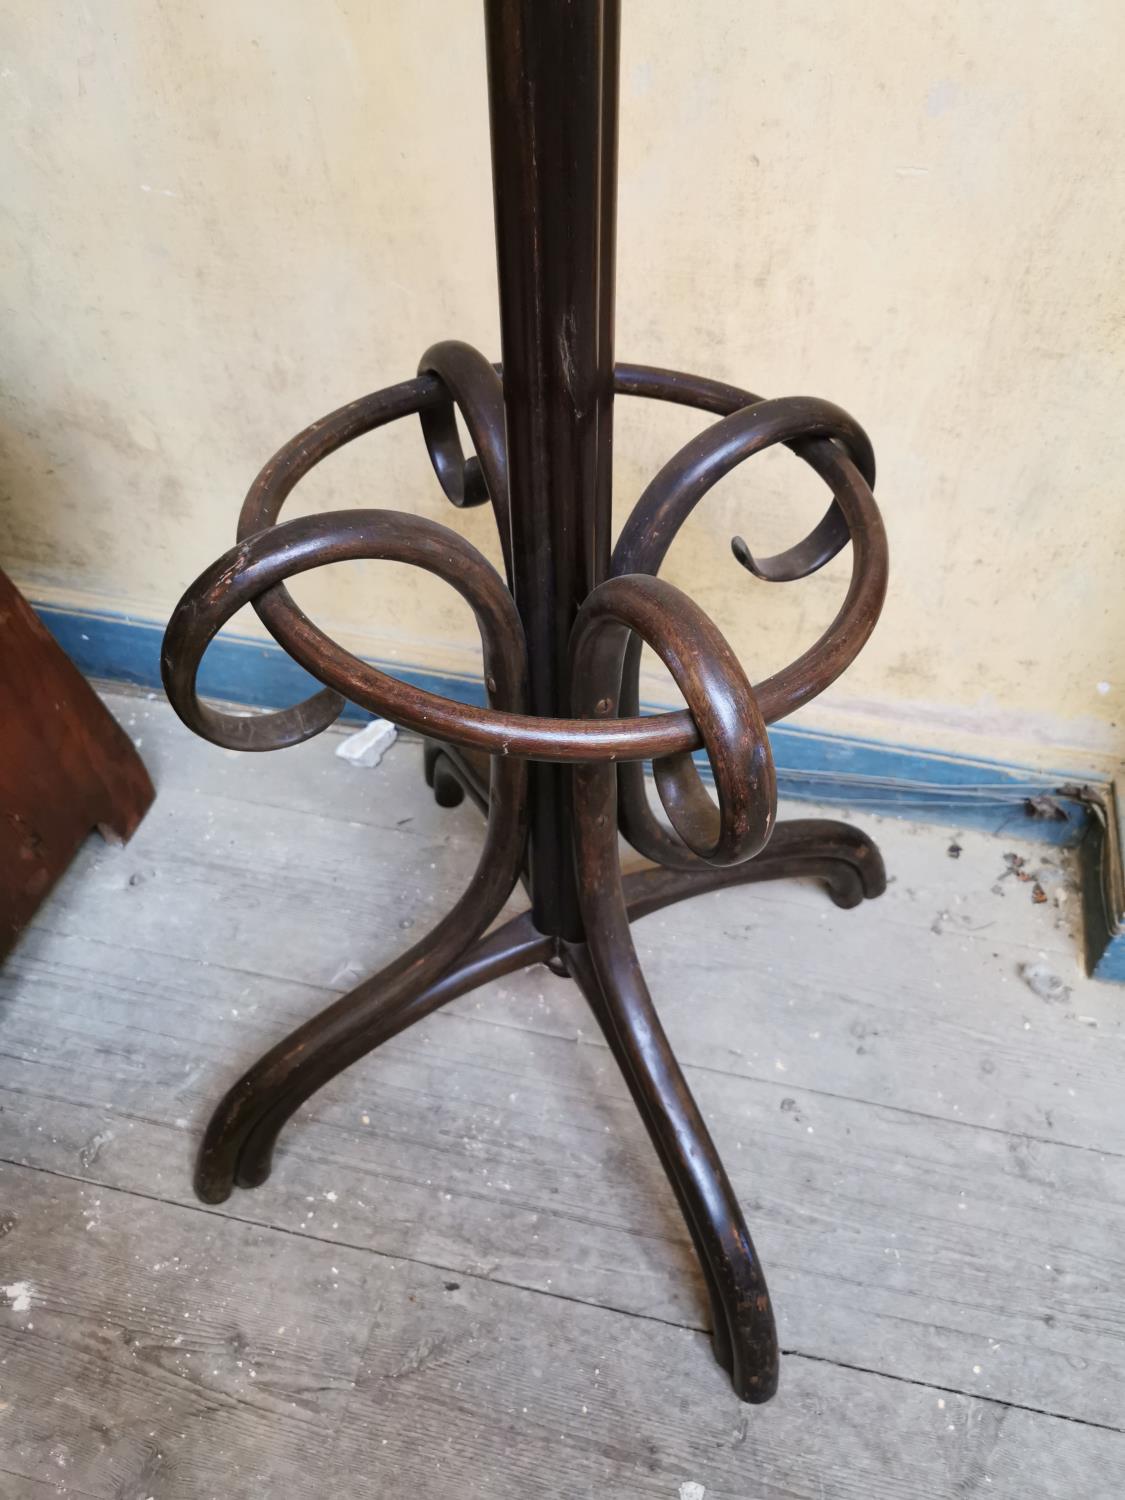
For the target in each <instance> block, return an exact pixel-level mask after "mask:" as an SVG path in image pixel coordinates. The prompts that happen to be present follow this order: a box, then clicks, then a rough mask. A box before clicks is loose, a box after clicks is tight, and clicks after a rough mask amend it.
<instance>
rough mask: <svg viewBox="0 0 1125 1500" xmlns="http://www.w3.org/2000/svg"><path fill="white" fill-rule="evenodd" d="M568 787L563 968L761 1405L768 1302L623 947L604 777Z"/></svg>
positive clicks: (702, 1130) (738, 1367)
mask: <svg viewBox="0 0 1125 1500" xmlns="http://www.w3.org/2000/svg"><path fill="white" fill-rule="evenodd" d="M575 787H576V807H577V827H578V839H577V850H578V875H579V889H580V892H581V899H582V916H583V922H584V924H585V928H586V943H585V944H565V945H564V947H563V952H564V954H565V957H566V961H567V967H568V968H569V970H570V973H571V974H572V976H573V977H574V978H575V979H576V980H577V982H578V983H579V985H580V986H581V988H582V990H583V992H584V993H585V995H586V999H587V1001H588V1002H589V1004H590V1006H591V1008H592V1009H593V1011H594V1014H595V1015H596V1016H597V1018H598V1021H599V1023H600V1025H601V1027H602V1030H603V1031H604V1032H605V1036H606V1040H607V1041H608V1042H609V1045H610V1047H611V1048H612V1050H613V1053H614V1056H615V1057H616V1058H617V1061H618V1064H619V1066H620V1068H621V1071H622V1073H623V1074H624V1077H625V1080H626V1082H627V1083H628V1085H629V1089H630V1091H631V1093H632V1095H633V1098H634V1100H635V1101H636V1104H637V1107H638V1109H639V1110H640V1113H641V1116H642V1118H643V1119H644V1122H645V1125H646V1127H647V1129H648V1132H649V1135H650V1137H651V1139H652V1142H653V1145H654V1146H655V1148H656V1151H657V1154H658V1156H659V1157H660V1160H661V1164H662V1165H663V1167H664V1170H665V1172H666V1173H667V1176H668V1179H669V1181H670V1182H671V1184H672V1187H673V1189H674V1190H675V1193H676V1197H677V1199H678V1200H679V1204H680V1209H681V1211H682V1213H683V1215H684V1220H685V1222H686V1224H687V1227H688V1229H689V1231H690V1233H691V1237H692V1240H693V1242H694V1244H695V1249H696V1253H697V1255H698V1256H699V1261H700V1265H701V1266H702V1268H703V1273H704V1277H705V1279H706V1282H707V1289H708V1293H709V1295H710V1299H711V1311H712V1330H713V1333H712V1337H713V1341H714V1349H715V1357H716V1359H717V1360H718V1361H719V1363H720V1364H721V1365H722V1366H723V1367H724V1368H725V1369H726V1370H728V1371H729V1372H730V1376H731V1382H732V1384H733V1385H734V1389H735V1391H736V1392H737V1394H738V1395H739V1396H740V1397H741V1398H742V1400H744V1401H751V1402H762V1401H768V1400H769V1398H770V1397H771V1396H772V1395H773V1394H774V1392H775V1390H776V1389H777V1375H778V1348H777V1332H776V1329H775V1327H774V1319H773V1310H772V1308H771V1306H770V1298H769V1292H768V1290H767V1288H766V1281H765V1276H764V1274H763V1272H762V1267H761V1263H760V1261H759V1260H758V1256H757V1253H756V1251H755V1249H754V1245H753V1242H752V1240H751V1238H750V1234H749V1231H748V1230H747V1228H746V1224H745V1222H744V1220H743V1217H742V1212H741V1210H740V1208H739V1206H738V1201H737V1199H736V1198H735V1195H734V1190H733V1189H732V1187H731V1185H730V1181H729V1179H728V1178H727V1175H726V1172H725V1170H724V1168H723V1164H722V1162H721V1161H720V1159H719V1155H718V1152H717V1151H716V1149H715V1144H714V1142H713V1141H712V1139H711V1136H710V1134H709V1132H708V1130H707V1126H706V1125H705V1124H704V1121H703V1116H702V1114H701V1113H700V1110H699V1106H698V1105H697V1104H696V1102H695V1100H694V1098H693V1097H692V1094H691V1090H690V1089H689V1088H688V1085H687V1081H686V1079H685V1078H684V1075H683V1073H682V1071H681V1069H680V1066H679V1064H678V1063H677V1061H676V1058H675V1055H674V1054H673V1052H672V1049H671V1046H670V1045H669V1042H668V1038H667V1036H666V1035H665V1033H664V1028H663V1027H662V1026H661V1024H660V1018H659V1016H658V1015H657V1013H656V1008H655V1006H654V1005H653V1003H652V997H651V996H650V994H649V991H648V986H647V985H646V983H645V979H644V975H643V974H642V972H641V967H640V963H639V961H638V959H637V953H636V949H635V948H634V947H633V940H632V937H631V935H630V932H629V911H628V909H627V907H626V899H625V892H624V889H623V886H622V879H621V865H620V861H619V858H618V844H617V826H616V818H615V817H614V810H615V809H614V803H615V800H616V788H615V778H614V775H613V770H612V768H610V769H609V770H608V772H606V771H603V770H602V769H601V768H590V767H582V768H580V769H579V770H578V771H577V772H576V775H575ZM665 873H668V872H663V871H651V872H650V871H645V872H643V875H650V874H653V875H661V874H665ZM672 873H673V874H675V873H676V872H672ZM715 873H716V874H719V873H725V872H719V871H716V872H715ZM641 878H643V876H642V877H641ZM679 878H680V879H683V877H682V876H680V877H679ZM642 894H643V891H642ZM668 899H676V897H675V896H671V897H669V898H668ZM657 904H663V903H660V902H658V903H657ZM646 909H649V910H651V909H654V908H653V907H652V906H649V907H648V908H646Z"/></svg>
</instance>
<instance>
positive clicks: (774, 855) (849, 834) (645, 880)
mask: <svg viewBox="0 0 1125 1500" xmlns="http://www.w3.org/2000/svg"><path fill="white" fill-rule="evenodd" d="M802 875H803V876H814V877H816V878H817V879H819V880H823V881H824V883H825V885H826V886H827V887H828V894H829V896H830V897H831V898H832V900H833V901H834V902H835V904H836V905H837V906H840V907H845V908H847V907H853V906H858V905H859V904H860V902H861V901H864V900H868V901H871V900H873V899H874V898H875V897H876V896H881V895H882V894H883V892H884V890H885V889H886V885H887V877H886V873H885V871H884V869H883V857H882V855H881V854H880V853H879V849H878V846H877V845H876V844H875V842H874V840H873V839H870V838H869V837H868V836H867V834H865V833H863V832H862V831H861V830H860V829H858V828H853V827H852V826H851V824H850V823H837V822H835V821H833V820H832V819H829V818H788V819H786V820H785V821H783V822H781V823H778V825H777V826H776V828H775V829H774V832H773V837H772V838H771V839H770V841H769V843H768V844H767V845H766V847H765V849H763V850H762V852H761V854H759V855H757V857H756V858H754V859H751V860H747V861H746V863H745V864H741V865H728V866H725V867H723V868H721V869H716V868H713V867H711V866H708V865H703V864H700V865H698V866H697V867H696V868H694V869H690V870H681V869H674V870H668V869H664V868H662V867H661V866H656V867H654V868H652V869H647V870H638V871H636V873H634V874H631V875H626V876H625V880H624V889H625V902H626V905H627V907H628V911H629V920H630V921H631V922H635V921H637V920H638V919H639V918H640V917H643V916H647V915H648V913H649V912H654V911H659V910H660V909H661V907H664V906H671V905H672V904H673V903H674V902H676V901H684V900H686V899H687V898H688V897H689V896H701V895H703V894H705V892H707V891H718V890H722V889H724V888H725V887H726V886H732V885H755V884H757V883H758V882H760V881H763V880H787V879H791V878H793V877H796V876H802Z"/></svg>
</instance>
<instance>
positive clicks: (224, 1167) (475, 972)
mask: <svg viewBox="0 0 1125 1500" xmlns="http://www.w3.org/2000/svg"><path fill="white" fill-rule="evenodd" d="M554 952H555V944H554V940H553V939H551V938H546V937H544V936H543V935H542V933H540V932H537V931H536V930H535V928H534V926H533V925H532V922H531V917H530V915H529V914H528V913H526V912H525V913H524V914H523V915H522V916H519V917H514V918H513V919H512V920H511V921H510V922H505V923H504V925H503V926H501V927H498V928H497V929H496V931H495V932H491V933H489V934H488V936H487V937H483V938H480V939H479V940H478V941H477V942H476V943H474V944H473V945H472V946H471V947H470V948H469V949H468V951H467V952H465V953H463V954H462V955H461V957H460V958H459V959H458V960H455V961H454V962H453V963H452V964H451V965H450V966H449V967H447V968H446V970H445V972H444V973H442V974H441V975H440V976H438V977H436V978H429V979H427V978H426V974H427V973H428V972H429V970H428V968H427V970H425V971H423V970H421V968H420V966H419V965H418V964H415V965H413V966H412V967H411V968H409V969H408V968H405V967H404V966H403V960H401V959H400V960H399V962H398V964H397V965H391V967H390V968H389V969H384V970H383V971H382V973H380V974H376V975H374V976H373V977H372V978H371V979H368V980H365V981H364V983H363V984H360V985H357V986H356V988H355V989H354V990H351V991H349V993H348V994H346V995H344V996H342V997H341V998H340V999H339V1000H337V1001H336V1003H335V1004H334V1005H331V1006H329V1008H328V1009H327V1010H325V1011H322V1012H321V1014H320V1015H319V1016H316V1017H314V1018H313V1020H311V1021H307V1022H306V1023H305V1024H304V1025H303V1026H301V1027H298V1029H297V1030H296V1031H294V1032H292V1033H291V1034H290V1035H289V1036H288V1037H286V1038H285V1040H284V1041H282V1042H279V1043H278V1045H277V1046H276V1047H273V1048H272V1049H271V1050H270V1051H269V1052H267V1053H266V1054H265V1056H264V1057H262V1058H260V1059H259V1061H258V1062H256V1063H255V1064H254V1066H253V1067H252V1068H251V1069H250V1070H249V1072H247V1073H245V1074H244V1075H243V1077H242V1078H240V1079H239V1081H238V1083H236V1084H235V1086H234V1087H233V1088H232V1089H231V1090H230V1091H229V1092H228V1093H227V1095H226V1097H225V1098H224V1099H223V1101H222V1103H221V1104H220V1105H219V1107H218V1109H217V1110H216V1111H215V1113H214V1115H213V1116H212V1118H211V1123H210V1125H209V1126H208V1128H207V1134H206V1136H205V1137H204V1141H203V1147H202V1150H201V1151H200V1155H199V1162H198V1166H197V1168H196V1176H195V1191H196V1193H197V1195H198V1196H199V1197H200V1198H201V1199H202V1200H203V1201H204V1202H205V1203H222V1202H223V1201H224V1200H225V1199H227V1198H228V1197H229V1196H230V1192H231V1189H232V1188H233V1187H236V1186H237V1187H245V1188H249V1187H258V1186H259V1185H260V1184H261V1183H263V1182H264V1181H265V1180H266V1178H267V1177H268V1176H269V1172H270V1163H271V1159H272V1156H273V1148H274V1145H275V1143H276V1141H277V1137H278V1134H279V1133H280V1131H281V1128H282V1126H283V1125H284V1124H285V1122H286V1121H287V1120H288V1119H289V1118H290V1117H291V1115H292V1114H293V1112H294V1111H295V1110H296V1109H298V1108H299V1107H300V1105H301V1104H303V1103H304V1101H305V1100H306V1099H308V1098H309V1096H310V1095H311V1094H313V1093H315V1092H316V1090H317V1089H319V1088H320V1087H322V1085H323V1084H325V1083H327V1082H328V1080H329V1079H331V1078H334V1077H335V1076H336V1074H337V1073H340V1072H342V1071H343V1070H344V1069H345V1068H347V1067H349V1066H350V1065H351V1064H352V1063H353V1062H357V1061H358V1060H359V1059H360V1058H361V1057H365V1056H366V1055H367V1053H369V1052H372V1051H374V1049H375V1048H376V1047H378V1046H380V1045H381V1044H382V1043H383V1042H385V1041H388V1040H389V1039H390V1038H391V1037H392V1036H397V1035H398V1033H399V1032H400V1031H405V1030H406V1029H407V1027H409V1026H413V1025H414V1023H415V1022H416V1021H421V1020H422V1019H423V1018H424V1017H425V1016H428V1015H431V1014H432V1013H433V1012H434V1011H435V1010H438V1009H439V1008H440V1007H441V1006H443V1005H447V1004H448V1003H449V1002H450V1001H451V1000H456V999H457V998H458V996H460V995H465V994H467V993H468V992H469V991H470V990H474V989H476V988H477V987H478V986H480V985H482V984H487V983H489V982H490V981H491V980H493V979H501V978H502V977H503V976H504V975H505V974H511V973H513V972H514V971H515V970H516V969H522V968H525V967H526V966H527V965H528V964H534V963H546V962H547V960H548V959H549V958H550V957H552V955H553V954H554ZM405 957H406V958H409V957H410V955H405Z"/></svg>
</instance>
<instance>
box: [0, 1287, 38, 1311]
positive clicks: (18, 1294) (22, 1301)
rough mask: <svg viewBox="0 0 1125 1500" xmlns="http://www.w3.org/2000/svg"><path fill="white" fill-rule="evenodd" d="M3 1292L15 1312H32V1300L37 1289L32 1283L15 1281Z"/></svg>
mask: <svg viewBox="0 0 1125 1500" xmlns="http://www.w3.org/2000/svg"><path fill="white" fill-rule="evenodd" d="M3 1292H4V1295H5V1297H7V1299H8V1306H9V1307H10V1308H11V1309H12V1311H13V1312H30V1311H31V1298H32V1296H33V1295H34V1292H35V1288H34V1287H33V1286H32V1284H31V1282H30V1281H13V1282H11V1283H10V1284H9V1285H8V1286H6V1287H4V1288H3Z"/></svg>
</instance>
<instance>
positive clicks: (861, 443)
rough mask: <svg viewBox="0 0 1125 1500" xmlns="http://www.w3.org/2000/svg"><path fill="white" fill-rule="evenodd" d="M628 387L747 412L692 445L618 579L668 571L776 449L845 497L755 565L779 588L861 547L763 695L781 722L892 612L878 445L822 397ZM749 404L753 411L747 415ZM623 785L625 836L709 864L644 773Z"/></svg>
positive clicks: (625, 533) (620, 563)
mask: <svg viewBox="0 0 1125 1500" xmlns="http://www.w3.org/2000/svg"><path fill="white" fill-rule="evenodd" d="M628 386H629V389H630V390H631V391H632V392H633V393H634V394H658V393H659V395H660V398H661V399H665V400H674V401H680V402H683V403H684V404H689V405H699V406H704V407H706V409H708V410H721V409H722V408H723V407H732V406H734V407H735V409H734V410H732V411H730V414H729V415H727V416H726V417H724V418H723V420H722V421H719V422H716V423H715V424H714V425H713V426H711V427H709V428H706V429H705V430H704V431H703V432H702V433H700V434H699V435H698V436H697V437H695V438H693V439H692V440H691V441H690V442H689V443H688V444H686V445H685V446H684V447H683V448H682V449H681V450H680V451H679V453H677V454H676V455H675V456H674V457H673V458H672V459H670V460H669V462H668V463H667V464H665V466H664V468H663V469H662V470H661V471H660V473H659V474H658V475H657V476H656V478H655V479H654V480H653V481H652V483H651V484H650V485H649V486H648V488H647V489H646V490H645V492H644V494H643V495H642V496H641V498H640V500H638V502H637V504H636V506H635V507H634V509H633V511H632V514H631V515H630V517H629V520H628V521H627V522H626V525H625V527H624V528H623V530H622V533H621V536H620V538H619V539H618V543H617V546H616V548H615V550H614V555H613V565H612V567H613V571H614V572H615V573H637V572H649V573H656V572H657V571H658V570H659V568H660V565H661V563H662V562H663V560H664V557H665V556H666V554H667V552H668V549H669V547H670V546H671V544H672V542H673V541H674V539H675V537H676V534H677V532H678V531H679V529H680V527H681V526H682V525H683V523H684V521H685V520H686V519H687V517H688V516H689V515H690V514H691V512H692V510H693V509H694V508H695V506H696V505H698V504H699V502H700V501H701V500H702V499H703V497H704V496H705V495H706V494H707V492H708V491H709V490H710V489H711V488H712V486H713V485H715V484H716V483H717V482H718V481H719V480H720V479H721V478H723V477H724V475H726V474H728V473H729V472H730V471H731V469H733V468H734V467H735V466H736V465H737V464H739V463H741V462H743V461H744V460H745V459H746V458H749V457H750V456H752V455H753V454H754V453H758V452H761V451H762V450H763V449H765V448H768V447H771V446H773V445H774V444H776V443H784V444H786V445H787V446H789V447H791V448H793V450H794V451H795V452H796V453H798V454H799V455H800V457H802V458H803V459H804V460H805V461H806V462H807V463H808V464H809V465H810V466H811V467H812V468H813V469H814V470H815V471H816V472H817V473H818V474H819V475H820V476H821V477H822V478H823V479H824V480H825V481H826V483H827V484H828V485H829V487H830V488H831V490H832V491H833V500H832V504H831V506H830V507H829V510H828V512H827V513H826V515H825V516H824V518H823V519H822V520H821V522H820V523H819V524H818V526H817V527H816V528H814V530H813V532H812V533H810V535H809V536H808V537H806V538H805V539H804V541H802V542H800V543H798V544H797V545H796V546H795V547H792V548H790V549H789V550H788V551H787V552H784V553H779V554H778V555H777V556H776V557H773V558H767V559H764V560H762V561H761V562H759V563H757V564H754V565H753V566H752V567H751V571H753V572H755V573H756V574H757V575H758V576H759V577H762V578H765V579H767V580H768V581H773V582H780V581H785V580H787V579H792V578H797V577H801V576H804V575H805V574H807V573H809V572H812V571H815V569H816V568H818V567H820V566H822V565H823V564H824V563H825V562H827V561H828V560H829V559H830V558H831V557H832V556H834V555H835V553H836V552H837V551H839V548H840V546H841V545H842V544H843V542H844V541H847V540H848V539H849V538H850V540H851V542H852V577H851V583H850V586H849V588H848V592H847V595H846V597H845V599H844V602H843V604H842V605H841V608H840V610H839V612H838V613H837V615H836V618H835V619H834V620H833V621H832V623H831V624H830V625H829V627H828V629H827V630H826V631H825V632H824V634H823V635H822V636H821V637H820V639H819V640H818V641H817V642H816V643H815V644H814V645H813V646H811V647H810V648H809V649H808V650H807V651H805V652H804V653H803V654H802V655H801V656H800V657H798V658H797V659H796V661H794V662H792V663H791V664H790V665H789V666H788V667H786V668H784V669H783V670H782V671H781V672H778V673H776V674H775V675H774V676H773V677H770V678H767V679H766V680H765V681H764V682H762V683H759V684H757V685H756V686H755V693H756V695H757V697H758V699H759V702H760V703H761V705H762V708H763V714H764V717H765V718H766V720H767V722H772V721H773V719H774V718H775V717H778V716H777V715H775V714H774V713H773V712H772V708H773V705H774V703H775V701H776V699H777V698H781V699H782V700H783V701H785V702H786V703H787V704H788V705H789V708H787V709H786V712H789V711H790V710H791V708H796V707H799V706H800V705H801V704H803V703H807V702H808V701H809V700H810V699H812V698H814V697H815V696H816V695H817V694H818V693H820V692H822V691H823V689H824V688H825V687H827V686H828V685H829V683H831V682H833V681H834V680H835V679H836V678H837V677H838V676H839V675H840V674H841V673H842V672H843V671H844V670H845V669H846V668H847V666H848V665H849V664H850V663H851V661H852V660H853V659H854V657H855V656H856V654H857V653H858V652H859V650H860V648H861V647H862V646H863V644H864V643H865V641H866V640H867V638H868V636H869V635H870V633H871V631H872V630H873V629H874V626H875V621H876V620H877V619H878V616H879V611H880V609H881V608H882V604H883V598H884V595H885V593H886V581H887V544H886V535H885V532H884V530H883V524H882V519H881V517H880V515H879V511H878V508H877V507H876V505H875V500H874V497H873V496H872V493H871V484H872V482H873V480H874V474H875V462H874V456H873V454H872V452H871V444H870V442H869V440H868V438H867V435H866V433H864V431H863V429H862V428H861V427H860V426H859V425H858V423H856V422H855V421H854V420H853V419H852V418H851V417H849V416H848V414H847V413H846V412H844V411H842V410H841V409H840V408H839V407H837V406H834V405H833V404H832V403H830V402H827V401H818V400H815V399H813V398H810V397H788V398H783V399H780V400H774V401H765V400H761V399H760V398H757V397H751V395H750V393H749V392H746V391H739V390H737V389H736V388H734V387H730V386H722V385H719V384H718V383H717V382H709V381H703V380H701V379H699V378H698V377H692V376H678V375H675V374H674V372H667V371H648V370H645V369H643V368H641V367H631V369H630V375H629V381H628ZM742 401H745V402H746V403H747V404H744V405H741V406H735V403H738V402H742ZM841 537H842V540H841ZM733 546H734V550H735V555H736V556H740V557H741V559H742V560H743V561H746V560H747V559H749V557H750V554H749V552H748V550H747V549H746V546H745V543H743V542H742V541H741V539H740V538H737V537H736V538H735V539H734V543H733ZM748 565H749V564H748ZM640 653H641V643H640V641H639V640H638V639H637V638H636V637H635V636H634V637H633V638H631V639H630V641H629V643H628V645H627V647H626V648H625V654H624V660H623V663H622V676H621V682H622V687H621V695H620V707H621V711H623V712H624V713H626V714H630V713H632V714H635V713H636V712H637V711H638V707H639V689H638V676H639V669H640ZM619 778H620V821H621V831H622V833H623V834H624V835H625V837H626V838H627V839H628V841H629V842H630V843H631V844H632V845H633V847H634V848H635V849H636V850H637V851H638V852H639V853H641V854H644V855H645V856H646V857H647V858H649V859H654V860H657V861H658V862H660V863H662V864H666V865H670V866H673V867H676V868H692V867H694V866H695V865H696V864H697V863H698V860H697V858H696V856H695V855H694V854H693V853H692V851H691V850H690V849H688V848H686V847H685V846H684V845H683V843H682V842H681V841H680V840H677V839H675V838H673V837H670V836H669V834H668V833H667V832H666V830H665V829H664V828H662V827H661V825H660V824H659V823H658V822H657V820H656V819H655V818H654V817H653V815H652V812H651V810H650V808H649V806H648V801H647V797H646V794H645V787H644V775H643V770H642V768H641V767H640V766H636V765H633V764H626V763H622V765H621V768H620V772H619Z"/></svg>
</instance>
